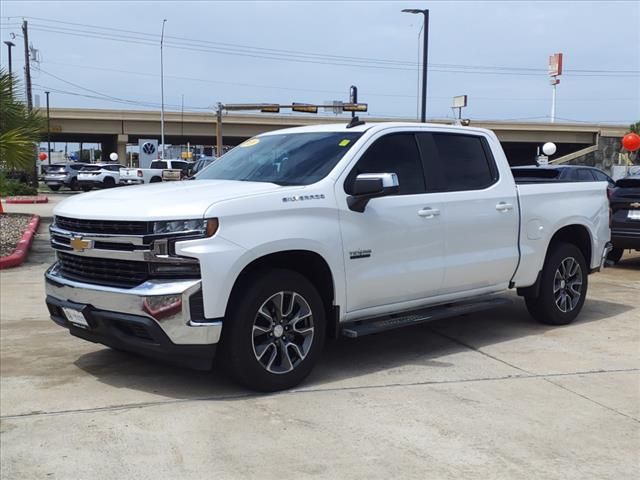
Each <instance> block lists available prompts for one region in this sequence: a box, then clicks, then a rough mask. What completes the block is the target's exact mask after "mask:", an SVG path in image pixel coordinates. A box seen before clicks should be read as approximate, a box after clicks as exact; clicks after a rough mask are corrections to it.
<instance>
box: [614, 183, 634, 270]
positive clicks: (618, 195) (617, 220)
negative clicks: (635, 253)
mask: <svg viewBox="0 0 640 480" xmlns="http://www.w3.org/2000/svg"><path fill="white" fill-rule="evenodd" d="M609 202H610V205H611V213H612V217H611V242H612V243H613V250H611V252H610V253H609V257H608V258H609V260H612V261H613V262H618V261H619V260H620V258H622V253H623V252H624V250H627V249H633V250H640V173H636V174H635V175H631V176H628V177H625V178H621V179H620V180H618V181H617V182H616V186H615V188H614V189H613V191H612V192H611V194H610V195H609Z"/></svg>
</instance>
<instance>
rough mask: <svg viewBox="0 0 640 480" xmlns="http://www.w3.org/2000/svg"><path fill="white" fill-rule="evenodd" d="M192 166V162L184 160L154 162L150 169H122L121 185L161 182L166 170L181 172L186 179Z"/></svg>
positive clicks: (181, 175)
mask: <svg viewBox="0 0 640 480" xmlns="http://www.w3.org/2000/svg"><path fill="white" fill-rule="evenodd" d="M192 166H193V163H192V162H185V161H184V160H154V161H153V162H151V166H150V168H121V169H120V184H121V185H131V184H137V185H139V184H142V183H156V182H161V181H162V179H163V175H162V172H163V171H164V170H179V171H180V177H186V176H189V174H190V172H191V168H192Z"/></svg>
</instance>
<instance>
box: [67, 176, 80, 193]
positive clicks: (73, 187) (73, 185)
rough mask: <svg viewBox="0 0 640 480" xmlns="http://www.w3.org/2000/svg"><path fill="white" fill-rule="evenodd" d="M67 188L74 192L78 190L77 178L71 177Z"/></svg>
mask: <svg viewBox="0 0 640 480" xmlns="http://www.w3.org/2000/svg"><path fill="white" fill-rule="evenodd" d="M69 188H70V189H71V190H73V191H74V192H75V191H77V190H78V179H77V178H76V177H74V178H72V179H71V182H70V183H69Z"/></svg>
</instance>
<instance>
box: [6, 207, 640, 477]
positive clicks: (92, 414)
mask: <svg viewBox="0 0 640 480" xmlns="http://www.w3.org/2000/svg"><path fill="white" fill-rule="evenodd" d="M52 198H53V199H54V200H55V199H56V198H58V197H57V196H52ZM30 208H31V211H35V207H34V206H30ZM38 208H39V209H40V213H41V214H42V215H44V218H45V221H44V222H43V224H42V226H41V228H40V234H39V235H38V237H37V239H36V241H35V243H34V248H33V251H32V253H31V254H30V256H29V259H28V261H27V263H26V264H24V265H23V266H22V267H19V268H16V269H12V270H6V271H2V273H1V274H0V282H1V291H0V294H1V299H2V303H1V312H0V316H1V322H0V374H1V379H0V416H1V421H0V431H1V433H0V439H1V448H0V456H1V477H2V478H6V479H22V478H52V479H111V478H136V479H164V478H172V479H174V478H175V479H177V478H198V479H201V478H221V479H227V478H261V479H269V478H279V479H281V478H294V477H302V478H305V477H317V478H332V479H333V478H349V479H359V478H362V479H371V478H389V477H392V476H393V477H395V478H415V479H445V478H481V479H488V478H490V479H493V478H505V479H512V478H544V479H549V478H558V479H581V480H582V479H586V478H597V479H609V478H610V479H631V478H638V476H639V474H638V472H640V255H627V256H626V257H625V258H624V259H623V261H622V262H621V264H620V265H618V266H617V267H615V268H609V269H606V270H605V271H604V272H602V273H600V274H597V275H594V276H591V277H590V282H591V284H590V289H589V298H588V300H587V302H586V304H585V307H584V310H583V312H582V314H581V316H580V317H579V320H578V321H577V322H576V323H574V324H573V325H570V326H566V327H555V328H552V327H548V326H542V325H539V324H537V323H535V322H534V321H533V320H531V319H530V317H529V316H528V314H527V312H526V310H525V308H524V303H523V302H522V301H521V300H520V299H519V298H518V297H516V296H515V295H511V294H509V295H507V296H508V297H510V298H512V299H513V303H512V304H511V305H509V306H505V307H502V308H500V309H497V310H493V311H488V312H484V313H478V314H472V315H467V316H462V317H457V318H453V319H448V320H442V321H438V322H433V323H431V324H427V325H424V326H416V327H412V328H406V329H402V330H397V331H395V332H391V333H387V334H380V335H374V336H370V337H365V338H362V339H358V340H348V339H342V340H339V341H336V342H334V343H332V344H330V345H329V346H328V347H327V349H326V352H325V354H324V356H323V358H322V360H321V363H320V364H319V366H318V368H316V370H315V371H314V372H313V374H312V375H311V377H310V378H309V379H308V381H306V382H305V383H304V384H303V385H302V386H301V387H300V388H298V389H296V390H295V391H289V392H284V393H280V394H274V395H256V394H253V393H250V392H247V391H245V390H242V389H240V388H238V387H236V386H235V385H233V384H231V383H230V382H229V381H227V380H226V379H225V378H224V377H223V376H222V375H220V374H219V373H217V372H213V373H207V372H204V373H203V372H193V371H189V370H183V369H179V368H175V367H171V366H167V365H164V364H161V363H158V362H154V361H150V360H146V359H144V358H140V357H136V356H134V355H129V354H126V353H121V352H117V351H113V350H110V349H108V348H106V347H103V346H100V345H94V344H90V343H87V342H85V341H82V340H79V339H77V338H74V337H71V336H70V335H69V334H68V332H67V331H66V330H64V329H62V328H60V327H58V326H56V325H55V324H54V323H53V322H51V321H50V320H49V319H48V315H47V312H46V308H45V305H44V301H43V300H44V288H43V282H42V274H43V272H44V270H45V268H46V267H47V266H48V265H49V264H50V263H51V262H52V259H53V254H52V252H51V250H50V248H49V246H48V236H47V233H46V228H47V220H46V218H47V217H49V216H50V211H51V205H49V206H48V207H42V206H38ZM7 210H9V211H12V210H11V209H10V208H7Z"/></svg>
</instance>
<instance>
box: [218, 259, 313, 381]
mask: <svg viewBox="0 0 640 480" xmlns="http://www.w3.org/2000/svg"><path fill="white" fill-rule="evenodd" d="M280 291H291V292H296V293H298V294H300V295H301V296H302V297H304V298H305V300H306V301H307V302H308V303H309V306H310V307H311V311H312V313H313V322H314V327H315V330H314V337H313V343H312V345H311V349H310V351H309V353H308V354H307V356H306V357H305V359H304V360H303V361H302V362H301V363H300V364H299V365H298V366H296V368H295V369H294V370H292V371H291V372H289V373H284V374H274V373H270V372H268V371H267V370H265V369H264V367H263V366H262V365H261V364H260V363H259V362H258V360H257V359H256V358H255V355H254V353H253V345H252V343H251V338H252V329H253V322H254V318H255V315H256V314H257V312H258V309H259V308H260V307H261V306H262V304H263V303H264V302H265V301H266V300H267V299H268V298H269V297H271V296H272V295H274V294H276V293H278V292H280ZM325 325H326V321H325V311H324V306H323V302H322V299H321V297H320V294H319V293H318V291H317V290H316V288H315V287H314V286H313V284H312V283H311V282H310V281H309V280H307V278H305V277H304V276H303V275H300V274H299V273H297V272H294V271H290V270H272V271H268V272H265V273H262V274H258V275H255V276H254V275H252V279H251V280H250V281H247V282H245V283H244V284H242V285H239V286H238V288H237V290H236V292H235V294H234V298H232V299H231V305H230V308H229V313H228V315H227V316H226V317H225V320H224V322H223V328H222V339H221V350H220V352H219V353H220V354H221V357H222V363H223V366H224V367H225V368H226V369H227V372H228V373H229V374H230V375H231V376H232V377H233V378H234V379H235V380H236V381H237V382H239V383H241V384H242V385H244V386H246V387H249V388H251V389H254V390H258V391H265V392H269V391H277V390H283V389H287V388H291V387H293V386H295V385H297V384H299V383H300V382H301V381H302V380H304V378H305V377H306V376H307V375H308V374H309V373H310V372H311V370H312V368H313V366H314V364H315V363H316V361H317V358H318V356H319V355H320V353H321V351H322V346H323V344H324V337H325V330H326V328H325Z"/></svg>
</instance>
